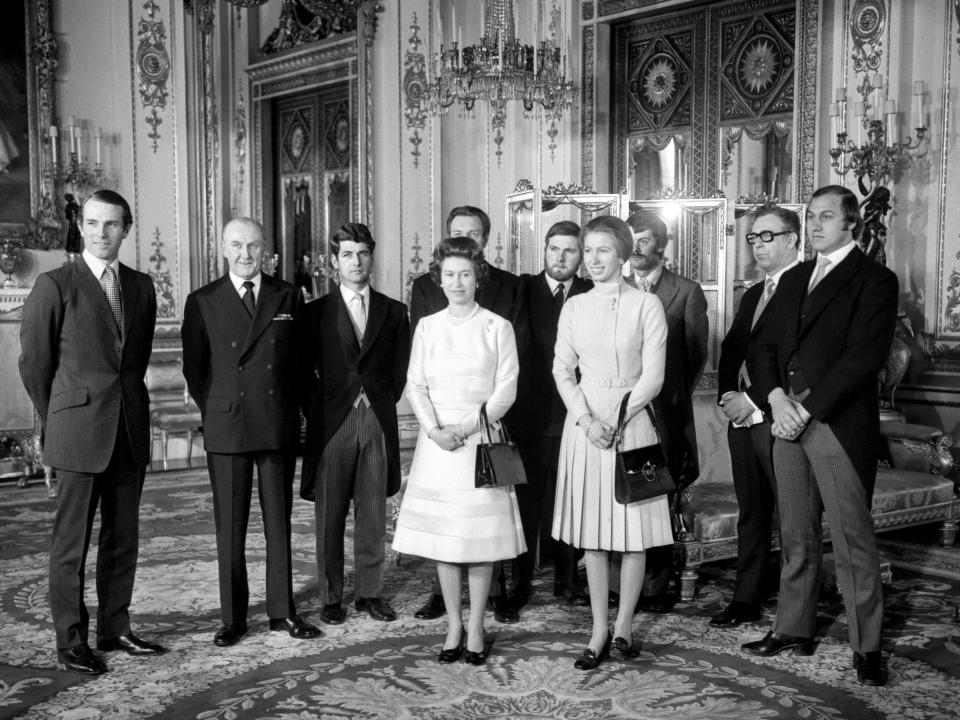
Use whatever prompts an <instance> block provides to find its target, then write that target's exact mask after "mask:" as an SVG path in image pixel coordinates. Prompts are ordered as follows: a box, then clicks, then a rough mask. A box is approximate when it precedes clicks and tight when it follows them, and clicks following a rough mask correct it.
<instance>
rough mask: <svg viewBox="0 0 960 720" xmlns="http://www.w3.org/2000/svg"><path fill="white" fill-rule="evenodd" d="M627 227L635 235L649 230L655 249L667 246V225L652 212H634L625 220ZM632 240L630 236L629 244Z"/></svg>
mask: <svg viewBox="0 0 960 720" xmlns="http://www.w3.org/2000/svg"><path fill="white" fill-rule="evenodd" d="M627 225H628V226H629V227H630V230H632V231H633V232H635V233H642V232H644V231H645V230H649V231H650V234H651V235H652V236H653V239H654V240H656V241H657V247H660V248H665V247H666V246H667V239H668V238H667V224H666V223H665V222H664V221H663V218H661V217H660V216H659V215H658V214H657V213H655V212H654V211H653V210H641V211H639V212H635V213H634V214H633V215H631V216H630V217H628V218H627ZM632 239H633V238H632V236H631V242H632Z"/></svg>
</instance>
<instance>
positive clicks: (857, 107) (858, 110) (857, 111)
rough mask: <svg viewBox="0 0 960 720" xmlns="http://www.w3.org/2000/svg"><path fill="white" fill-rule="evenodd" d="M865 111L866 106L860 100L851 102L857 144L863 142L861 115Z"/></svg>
mask: <svg viewBox="0 0 960 720" xmlns="http://www.w3.org/2000/svg"><path fill="white" fill-rule="evenodd" d="M865 112H866V107H865V105H864V104H863V103H862V102H855V103H854V104H853V114H854V116H855V117H856V118H857V145H862V144H863V115H864V113H865Z"/></svg>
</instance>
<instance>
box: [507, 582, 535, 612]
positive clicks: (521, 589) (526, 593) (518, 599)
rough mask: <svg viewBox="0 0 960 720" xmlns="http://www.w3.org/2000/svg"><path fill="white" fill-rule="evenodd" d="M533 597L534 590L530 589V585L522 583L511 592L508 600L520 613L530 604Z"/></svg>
mask: <svg viewBox="0 0 960 720" xmlns="http://www.w3.org/2000/svg"><path fill="white" fill-rule="evenodd" d="M531 595H533V588H532V587H530V583H522V584H520V585H517V586H516V587H515V588H514V589H513V590H511V591H510V594H509V595H508V596H507V599H508V601H509V602H510V605H511V606H512V607H513V608H514V609H516V610H517V612H519V611H520V610H521V609H522V608H523V606H524V605H526V604H527V603H528V602H530V596H531ZM518 619H519V616H518Z"/></svg>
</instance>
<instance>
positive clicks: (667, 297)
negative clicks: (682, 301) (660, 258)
mask: <svg viewBox="0 0 960 720" xmlns="http://www.w3.org/2000/svg"><path fill="white" fill-rule="evenodd" d="M679 291H680V286H679V285H677V278H676V276H675V275H674V274H673V273H672V272H670V271H669V270H667V269H666V268H664V269H663V272H662V273H661V274H660V282H659V283H657V287H656V289H655V290H654V293H655V294H656V296H657V297H658V298H660V302H662V303H663V307H664V309H666V308H668V307H670V305H671V304H672V303H673V299H674V298H675V297H676V296H677V293H678V292H679Z"/></svg>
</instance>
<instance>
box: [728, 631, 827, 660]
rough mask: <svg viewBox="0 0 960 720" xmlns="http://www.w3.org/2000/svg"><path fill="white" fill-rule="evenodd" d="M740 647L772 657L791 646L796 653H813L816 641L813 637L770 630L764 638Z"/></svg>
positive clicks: (754, 653) (756, 653) (751, 652)
mask: <svg viewBox="0 0 960 720" xmlns="http://www.w3.org/2000/svg"><path fill="white" fill-rule="evenodd" d="M740 647H742V648H743V649H744V650H746V651H747V652H748V653H750V654H751V655H760V656H761V657H770V656H771V655H776V654H778V653H781V652H783V651H784V650H788V649H790V648H793V653H794V655H813V647H814V641H813V638H805V637H796V636H794V635H781V634H779V633H775V632H768V633H767V634H766V635H765V636H764V637H763V639H762V640H755V641H754V642H748V643H745V644H743V645H741V646H740Z"/></svg>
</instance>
